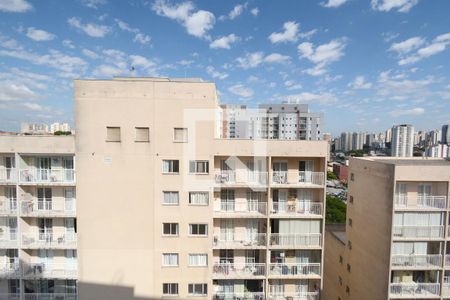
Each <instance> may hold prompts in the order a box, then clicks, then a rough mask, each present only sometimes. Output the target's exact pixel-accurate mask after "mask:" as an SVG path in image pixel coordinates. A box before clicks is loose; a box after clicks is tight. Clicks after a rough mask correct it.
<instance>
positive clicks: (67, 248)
mask: <svg viewBox="0 0 450 300" xmlns="http://www.w3.org/2000/svg"><path fill="white" fill-rule="evenodd" d="M74 154H75V139H74V137H72V136H43V135H42V136H19V135H0V299H2V300H40V299H48V300H53V299H55V300H56V299H58V300H59V299H64V300H75V299H76V298H77V282H76V281H77V250H76V249H77V234H76V231H77V229H76V201H75V198H76V197H75V171H74V170H75V166H74V164H75V161H74Z"/></svg>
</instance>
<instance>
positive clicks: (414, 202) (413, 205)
mask: <svg viewBox="0 0 450 300" xmlns="http://www.w3.org/2000/svg"><path fill="white" fill-rule="evenodd" d="M446 202H447V197H446V196H418V197H407V196H396V197H395V201H394V207H395V209H398V210H408V209H412V210H414V209H418V210H429V209H431V210H435V209H445V208H446Z"/></svg>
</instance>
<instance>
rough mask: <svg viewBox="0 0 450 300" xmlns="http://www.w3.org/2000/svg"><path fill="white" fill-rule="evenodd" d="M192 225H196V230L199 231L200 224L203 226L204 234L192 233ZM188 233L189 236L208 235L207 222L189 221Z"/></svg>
mask: <svg viewBox="0 0 450 300" xmlns="http://www.w3.org/2000/svg"><path fill="white" fill-rule="evenodd" d="M193 226H197V232H199V231H200V226H205V234H198V233H197V234H195V233H193V231H194V230H193V229H194V227H193ZM188 230H189V231H188V235H189V236H190V237H208V224H207V223H190V224H189V228H188Z"/></svg>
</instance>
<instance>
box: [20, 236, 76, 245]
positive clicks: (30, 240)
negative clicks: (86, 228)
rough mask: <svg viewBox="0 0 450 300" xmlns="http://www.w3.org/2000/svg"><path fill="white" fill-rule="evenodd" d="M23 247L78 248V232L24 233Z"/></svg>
mask: <svg viewBox="0 0 450 300" xmlns="http://www.w3.org/2000/svg"><path fill="white" fill-rule="evenodd" d="M22 247H26V248H69V249H72V248H76V247H77V235H76V233H53V232H38V233H36V232H33V233H23V234H22Z"/></svg>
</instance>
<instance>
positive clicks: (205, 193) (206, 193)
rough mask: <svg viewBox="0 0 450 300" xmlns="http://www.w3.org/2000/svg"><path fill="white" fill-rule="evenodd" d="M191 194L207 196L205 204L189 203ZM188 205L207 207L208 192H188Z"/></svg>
mask: <svg viewBox="0 0 450 300" xmlns="http://www.w3.org/2000/svg"><path fill="white" fill-rule="evenodd" d="M192 194H204V195H208V197H207V201H206V203H205V204H198V203H192V202H191V195H192ZM188 204H189V205H192V206H208V205H209V192H208V191H190V192H189V194H188Z"/></svg>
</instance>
